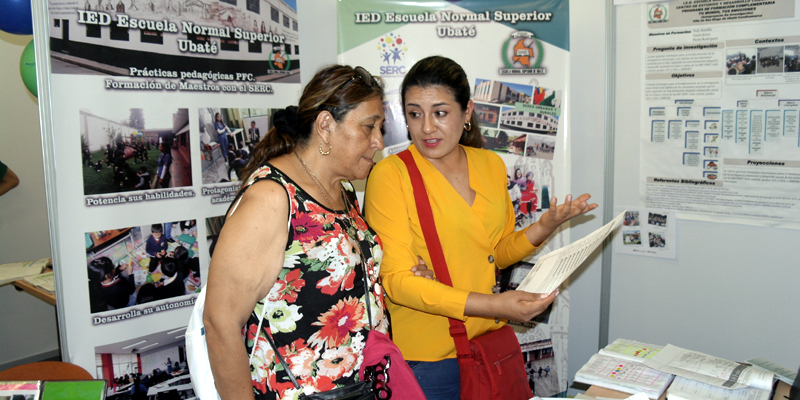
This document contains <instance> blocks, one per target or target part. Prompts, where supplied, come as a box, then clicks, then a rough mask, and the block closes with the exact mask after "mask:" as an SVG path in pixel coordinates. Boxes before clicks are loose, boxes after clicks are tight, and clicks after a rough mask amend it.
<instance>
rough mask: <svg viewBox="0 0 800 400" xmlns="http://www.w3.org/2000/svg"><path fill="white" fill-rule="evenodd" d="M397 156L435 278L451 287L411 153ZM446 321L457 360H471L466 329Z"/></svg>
mask: <svg viewBox="0 0 800 400" xmlns="http://www.w3.org/2000/svg"><path fill="white" fill-rule="evenodd" d="M397 156H398V157H400V159H401V160H403V162H404V163H405V164H406V169H408V176H409V178H410V179H411V187H412V188H413V189H414V202H415V203H416V205H417V215H418V216H419V223H420V226H421V227H422V235H423V237H425V243H427V245H428V252H429V253H430V256H431V264H433V270H434V271H435V272H436V278H437V279H439V282H442V283H444V284H445V285H447V286H453V281H452V280H451V279H450V271H448V270H447V261H446V260H445V258H444V251H443V250H442V243H441V242H440V241H439V234H438V233H437V231H436V222H435V221H434V219H433V210H431V202H430V200H429V199H428V191H427V190H426V189H425V182H424V181H423V180H422V174H420V172H419V168H417V163H416V162H415V161H414V156H413V155H412V154H411V151H409V150H404V151H402V152H400V153H398V154H397ZM448 320H449V321H450V336H452V337H453V341H454V342H455V344H456V353H457V354H458V358H460V359H463V358H472V352H471V351H470V346H469V338H468V337H467V327H466V326H465V325H464V323H463V322H461V321H459V320H457V319H452V318H448Z"/></svg>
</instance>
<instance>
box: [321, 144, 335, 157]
mask: <svg viewBox="0 0 800 400" xmlns="http://www.w3.org/2000/svg"><path fill="white" fill-rule="evenodd" d="M332 149H333V146H331V145H328V151H322V142H319V154H322V155H323V156H327V155H328V154H331V150H332Z"/></svg>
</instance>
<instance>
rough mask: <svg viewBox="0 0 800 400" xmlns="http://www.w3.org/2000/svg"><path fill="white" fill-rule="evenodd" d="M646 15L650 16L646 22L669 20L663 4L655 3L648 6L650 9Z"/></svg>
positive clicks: (667, 11) (666, 9)
mask: <svg viewBox="0 0 800 400" xmlns="http://www.w3.org/2000/svg"><path fill="white" fill-rule="evenodd" d="M647 14H648V17H649V18H650V20H649V21H647V23H648V24H656V23H660V22H667V21H669V9H668V8H667V6H665V5H664V4H656V5H654V6H652V7H650V11H648V13H647Z"/></svg>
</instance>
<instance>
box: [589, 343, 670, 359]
mask: <svg viewBox="0 0 800 400" xmlns="http://www.w3.org/2000/svg"><path fill="white" fill-rule="evenodd" d="M663 348H664V346H657V345H654V344H647V343H642V342H637V341H635V340H628V339H617V340H615V341H613V342H612V343H611V344H609V345H608V346H606V347H604V348H602V349H600V354H603V355H606V356H610V357H616V358H623V359H626V360H628V361H636V362H644V360H647V359H648V358H650V357H653V356H654V355H656V353H658V351H659V350H661V349H663Z"/></svg>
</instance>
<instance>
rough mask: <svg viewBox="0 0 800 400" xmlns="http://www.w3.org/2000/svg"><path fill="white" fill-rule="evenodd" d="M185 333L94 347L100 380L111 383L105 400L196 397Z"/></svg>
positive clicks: (157, 334) (182, 329) (179, 330)
mask: <svg viewBox="0 0 800 400" xmlns="http://www.w3.org/2000/svg"><path fill="white" fill-rule="evenodd" d="M185 332H186V327H185V326H184V327H180V328H177V329H172V330H166V331H160V332H154V333H151V334H148V335H144V336H139V337H135V338H132V339H128V340H125V341H121V342H115V343H111V344H106V345H102V346H97V347H95V348H94V352H95V360H96V361H95V363H96V364H95V366H96V370H97V375H98V376H97V378H98V379H105V380H107V381H109V382H110V385H109V386H108V392H107V393H106V398H107V399H114V400H124V399H138V398H142V399H144V398H148V399H190V398H194V397H195V393H194V386H192V379H191V376H190V375H189V367H188V366H187V364H186V350H185V349H186V346H185V338H184V333H185ZM137 392H138V393H143V395H142V394H140V395H137Z"/></svg>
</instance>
